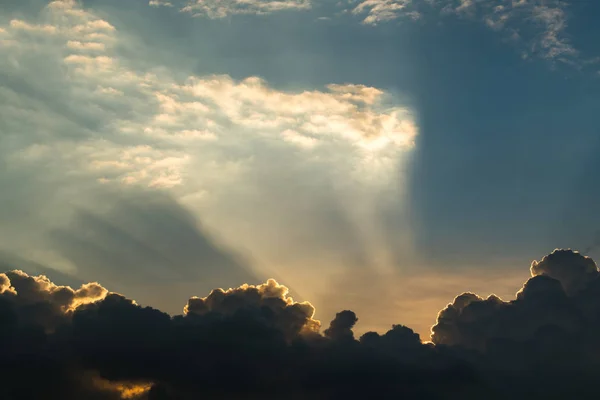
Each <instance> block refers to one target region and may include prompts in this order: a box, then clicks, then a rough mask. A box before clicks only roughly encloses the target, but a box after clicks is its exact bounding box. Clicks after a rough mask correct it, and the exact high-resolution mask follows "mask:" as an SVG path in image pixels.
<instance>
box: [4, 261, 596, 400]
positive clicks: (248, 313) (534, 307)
mask: <svg viewBox="0 0 600 400" xmlns="http://www.w3.org/2000/svg"><path fill="white" fill-rule="evenodd" d="M531 273H532V278H531V279H529V280H528V281H527V282H526V283H525V284H524V286H523V288H522V289H521V290H520V291H519V292H518V293H517V296H516V299H515V300H512V301H508V302H505V301H503V300H501V299H499V298H498V297H495V296H490V297H488V298H487V299H483V298H480V297H478V296H477V295H475V294H472V293H463V294H461V295H459V296H458V297H456V298H455V299H454V301H453V302H452V303H451V304H449V305H448V306H447V307H446V308H445V309H444V310H442V311H440V313H439V315H438V319H437V323H436V324H435V325H434V326H433V328H432V338H431V339H432V342H431V343H423V342H422V341H421V339H420V338H419V336H418V335H417V334H416V333H414V332H413V331H412V330H411V329H409V328H407V327H405V326H402V325H395V326H393V327H392V329H391V330H389V331H388V332H386V333H385V334H378V333H375V332H369V333H366V334H365V335H363V336H362V337H360V338H358V339H357V338H355V337H354V334H353V327H354V325H355V324H356V322H357V321H358V318H357V316H356V315H355V314H354V312H352V311H349V310H345V311H341V312H339V313H338V314H337V315H336V317H335V319H334V320H333V321H331V323H330V324H329V326H328V327H327V328H326V329H323V330H321V326H320V323H319V321H316V320H314V319H313V314H314V308H313V307H312V305H311V304H310V303H307V302H304V303H297V302H294V301H293V300H292V299H291V298H290V297H288V290H287V288H285V287H284V286H281V285H279V284H278V283H277V282H275V281H274V280H269V281H267V282H266V283H265V284H262V285H258V286H250V285H243V286H241V287H239V288H236V289H229V290H222V289H216V290H213V291H212V292H211V293H210V294H209V295H208V296H207V297H204V298H198V297H193V298H191V299H190V300H189V301H188V303H187V305H185V307H184V312H183V315H178V316H170V315H168V314H166V313H163V312H161V311H159V310H156V309H153V308H150V307H142V306H140V305H138V304H136V303H135V301H133V300H130V299H128V298H126V297H124V296H122V295H120V294H117V293H111V292H108V291H107V290H106V289H105V288H103V287H102V286H100V285H99V284H97V283H89V284H85V285H82V286H81V287H80V288H79V289H77V290H74V289H72V288H70V287H66V286H57V285H55V284H53V283H52V282H51V281H50V280H49V279H48V278H46V277H45V276H29V275H27V274H26V273H24V272H22V271H9V272H6V273H5V274H0V355H1V356H0V357H1V359H0V370H1V371H0V380H1V382H0V385H1V386H0V388H1V393H2V395H1V398H2V399H7V400H17V399H19V400H20V399H61V400H68V399H92V400H93V399H99V400H100V399H146V400H158V399H182V400H187V399H213V398H214V399H217V398H218V399H280V398H287V399H348V398H359V399H369V398H385V399H387V398H390V399H392V398H393V399H515V398H516V399H525V398H526V399H538V398H539V399H542V398H543V399H587V398H597V396H598V394H597V392H598V389H597V387H596V374H597V372H596V371H597V370H598V367H599V366H600V342H599V341H598V339H597V337H598V333H600V277H599V272H598V268H597V266H596V264H595V263H594V262H593V260H591V259H590V258H588V257H584V256H583V255H581V254H579V253H577V252H573V251H571V250H555V251H554V252H553V253H552V254H550V255H548V256H546V257H544V258H543V259H542V260H541V261H539V262H537V261H535V262H533V263H532V265H531ZM373 295H374V296H376V295H377V293H374V294H373ZM321 331H322V333H321Z"/></svg>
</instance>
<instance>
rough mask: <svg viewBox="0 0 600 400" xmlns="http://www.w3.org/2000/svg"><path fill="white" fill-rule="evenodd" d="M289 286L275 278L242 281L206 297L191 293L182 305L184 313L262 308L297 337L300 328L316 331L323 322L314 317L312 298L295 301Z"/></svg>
mask: <svg viewBox="0 0 600 400" xmlns="http://www.w3.org/2000/svg"><path fill="white" fill-rule="evenodd" d="M288 292H289V289H288V288H287V287H285V286H283V285H280V284H278V283H277V282H276V281H275V280H274V279H269V280H268V281H267V282H266V283H264V284H262V285H258V286H253V285H247V284H245V285H242V286H240V287H239V288H235V289H228V290H223V289H216V290H213V291H212V292H211V293H210V294H209V295H208V296H207V297H202V298H200V297H192V298H190V300H189V301H188V303H187V304H186V306H185V307H184V309H183V312H184V314H185V315H190V316H193V315H200V316H202V315H206V314H209V313H220V314H224V315H234V314H235V313H236V312H239V311H240V310H244V309H246V308H255V309H262V310H264V311H265V312H266V314H265V318H268V319H269V320H272V322H273V323H274V324H275V325H276V326H277V327H278V328H279V329H280V330H281V331H282V332H284V334H285V335H286V337H287V338H290V339H291V338H294V337H296V336H297V335H298V334H299V333H300V332H316V331H318V329H319V327H320V322H319V321H317V320H314V319H313V316H314V313H315V309H314V307H313V306H312V305H311V304H310V303H309V302H306V301H305V302H301V303H298V302H295V301H294V299H293V298H291V297H289V296H288Z"/></svg>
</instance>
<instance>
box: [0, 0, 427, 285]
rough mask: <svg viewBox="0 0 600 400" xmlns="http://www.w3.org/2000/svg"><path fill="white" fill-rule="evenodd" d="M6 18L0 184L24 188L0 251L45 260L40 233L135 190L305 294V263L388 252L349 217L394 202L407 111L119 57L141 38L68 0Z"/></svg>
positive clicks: (376, 95)
mask: <svg viewBox="0 0 600 400" xmlns="http://www.w3.org/2000/svg"><path fill="white" fill-rule="evenodd" d="M13 21H19V22H10V21H9V22H7V23H5V24H4V25H1V26H0V28H1V29H2V33H1V35H2V36H1V38H2V39H4V40H8V41H13V42H14V44H15V45H14V46H4V47H2V48H0V55H1V56H2V57H1V59H0V70H2V71H3V73H5V74H7V76H9V77H10V80H8V81H7V82H8V85H7V86H6V87H3V88H0V99H1V101H2V102H3V104H5V105H6V106H5V107H3V108H2V109H1V110H0V119H1V120H2V123H3V126H4V127H3V132H5V135H3V136H2V138H0V148H1V149H2V150H1V153H0V160H1V161H2V162H4V163H6V164H7V165H10V171H11V172H10V174H8V175H6V176H5V177H3V176H0V178H1V179H5V180H7V182H9V183H10V184H11V185H15V184H14V183H13V182H17V181H18V182H24V184H23V183H21V187H20V189H19V190H18V191H15V192H14V193H10V192H6V193H5V194H3V195H2V196H3V201H11V202H15V204H16V209H17V210H18V212H15V211H13V212H12V213H11V215H8V214H7V215H6V216H2V215H0V217H2V218H3V220H5V221H8V220H12V219H14V223H15V224H16V219H15V218H16V217H15V216H16V215H27V217H25V216H24V217H23V218H22V219H21V222H20V224H19V225H18V226H17V225H14V224H13V223H12V222H11V223H8V222H7V223H5V224H4V226H3V228H2V229H5V230H11V229H12V232H13V233H12V234H11V238H10V240H8V241H7V242H6V243H3V245H2V246H4V247H6V248H10V247H13V248H18V249H23V248H24V247H27V246H28V245H26V243H33V242H35V243H36V246H37V247H38V248H39V249H40V251H49V250H51V249H52V247H51V246H52V245H51V244H48V235H49V233H48V232H54V231H55V230H56V229H59V230H61V231H63V230H65V229H66V230H68V229H72V228H73V227H72V223H73V218H77V215H78V212H74V211H73V209H72V208H73V207H74V206H77V207H81V208H83V209H90V208H91V209H94V208H100V209H103V204H101V202H100V201H99V200H97V199H96V198H95V196H96V194H97V193H98V192H100V193H102V192H103V191H106V190H119V191H128V190H137V189H138V188H146V189H150V190H155V191H166V192H168V193H170V194H171V195H173V196H174V197H175V198H176V199H177V201H178V202H180V203H181V204H182V205H183V206H185V207H187V208H188V209H190V210H192V212H193V213H194V214H195V215H198V216H200V217H201V219H202V220H203V221H204V222H205V224H206V226H207V227H208V228H209V230H210V231H211V232H215V233H216V234H217V235H218V236H219V237H224V238H226V239H225V242H226V243H227V244H228V245H232V246H234V247H236V246H239V245H240V244H243V247H244V249H252V250H251V254H252V259H253V261H254V263H255V264H256V265H258V266H259V269H263V270H267V271H274V270H275V269H277V270H278V271H279V275H274V276H276V277H282V275H285V276H286V277H288V276H289V277H291V278H290V279H286V281H288V282H291V286H292V287H293V288H294V289H297V290H299V291H300V292H302V295H303V296H304V292H305V291H306V292H310V290H308V288H310V285H311V279H312V280H314V276H313V274H312V272H311V271H312V270H313V269H314V268H321V267H323V266H325V265H332V269H333V270H336V268H337V267H336V266H338V267H341V266H343V265H344V264H346V263H354V264H360V265H365V264H366V263H367V261H366V259H367V258H368V255H367V254H368V253H370V252H372V251H377V252H380V251H384V252H385V251H388V250H389V249H388V250H385V249H377V250H375V248H374V247H372V246H378V245H376V244H366V243H369V241H365V243H364V244H363V243H360V241H359V239H358V237H362V236H364V237H370V236H373V237H376V236H377V235H370V234H369V232H370V231H371V230H379V229H381V228H380V226H379V224H378V223H376V222H369V221H368V220H369V219H371V218H373V216H372V215H370V214H369V213H365V212H363V211H357V210H368V209H375V208H376V207H377V202H378V201H379V196H380V195H381V194H382V193H383V194H384V195H385V196H386V197H388V198H394V199H395V200H394V201H395V202H396V203H397V206H398V207H397V208H398V209H400V208H402V207H404V206H405V205H404V203H403V200H402V199H403V198H404V195H405V193H404V192H403V189H401V188H399V185H398V182H399V181H398V175H397V168H398V167H399V166H401V165H403V164H405V163H406V162H407V161H408V159H409V154H410V152H411V151H412V149H413V148H414V143H415V138H416V137H417V135H418V126H417V123H416V115H415V111H414V110H413V109H412V107H411V106H410V105H409V104H403V103H402V102H400V101H399V100H398V99H397V98H395V97H394V96H392V95H391V94H390V93H388V92H386V90H384V89H380V88H374V87H370V86H366V85H362V84H360V83H344V82H342V83H339V82H338V83H334V84H330V85H325V86H322V87H316V88H315V87H311V88H306V89H304V90H302V89H297V90H281V89H278V88H276V87H274V86H272V85H271V84H270V83H269V82H268V81H266V80H265V79H263V78H259V77H256V76H250V77H246V78H240V79H235V78H233V77H231V76H229V75H204V76H202V75H194V74H191V73H186V71H174V70H170V69H168V68H166V67H164V66H161V65H156V64H154V63H153V62H152V61H150V60H148V59H146V58H144V57H143V56H140V55H139V54H142V52H134V53H129V52H121V51H120V49H122V48H123V47H129V48H143V46H145V45H144V44H142V43H139V42H137V41H136V39H135V38H133V37H131V36H129V35H127V34H126V33H125V32H121V31H119V30H118V29H117V28H116V27H115V26H114V25H113V24H112V23H111V22H110V20H109V17H100V16H98V15H96V14H95V13H94V12H92V11H91V10H88V9H86V8H82V7H81V6H80V5H79V4H78V3H76V2H71V1H55V2H52V3H50V5H48V6H47V7H46V8H45V10H44V11H43V12H42V13H41V14H40V15H39V16H38V17H37V18H29V19H19V20H16V19H14V20H13ZM43 32H47V33H46V34H43ZM42 43H43V46H42V45H41V44H42ZM185 75H187V78H186V77H183V78H182V76H185ZM32 116H35V118H33V117H32ZM278 160H280V161H278ZM274 165H277V167H276V168H274ZM40 169H43V170H44V174H43V175H40V174H39V173H37V171H39V170H40ZM7 184H8V183H7ZM27 194H29V196H28V197H27V201H23V196H27ZM16 199H20V200H16ZM42 199H43V201H42ZM233 199H235V201H233ZM94 211H96V210H94ZM19 213H22V214H19ZM98 214H99V218H101V217H102V215H104V214H103V212H99V213H98ZM30 224H31V225H30ZM34 225H35V226H36V229H35V230H36V232H35V234H33V235H32V234H31V229H33V226H34ZM282 226H286V229H287V230H288V231H289V233H288V234H287V235H286V236H285V237H282V235H281V234H280V233H279V232H280V230H281V227H282ZM25 237H27V240H25ZM273 243H277V244H278V245H277V246H274V245H273ZM363 247H364V248H363ZM379 247H381V246H379ZM132 251H133V250H132ZM390 251H391V250H390ZM55 253H56V252H55ZM21 254H28V256H27V257H28V258H30V259H32V260H33V259H36V260H37V259H39V257H37V256H35V257H34V255H33V254H32V253H31V252H29V251H27V252H25V251H23V252H21ZM71 257H73V256H72V255H71ZM140 257H141V256H140ZM52 258H53V260H55V261H53V262H52V263H51V264H52V265H51V266H52V267H55V268H57V269H60V270H62V271H63V272H65V273H69V274H77V273H79V272H81V271H84V270H86V269H85V266H84V265H81V258H77V260H78V261H77V262H75V261H73V260H72V259H70V258H69V257H65V254H62V253H60V252H59V253H58V254H55V255H54V256H53V257H52ZM65 259H66V261H65ZM386 262H387V261H386ZM301 264H305V265H311V268H307V269H299V268H298V266H299V265H301ZM311 277H313V278H311ZM294 279H296V280H294ZM305 289H306V290H305Z"/></svg>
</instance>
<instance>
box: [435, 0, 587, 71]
mask: <svg viewBox="0 0 600 400" xmlns="http://www.w3.org/2000/svg"><path fill="white" fill-rule="evenodd" d="M567 6H568V4H567V3H566V2H563V1H558V0H556V1H554V0H552V1H541V0H519V1H502V2H500V4H496V3H492V2H485V1H470V0H469V1H465V0H461V1H460V2H459V4H455V3H450V4H448V5H446V6H444V8H443V11H444V12H447V13H453V14H457V15H460V16H466V17H469V18H474V19H480V20H482V21H483V22H485V24H486V25H487V26H489V27H490V28H491V29H493V30H496V31H500V32H504V33H505V34H506V36H507V37H508V38H510V39H513V40H516V41H519V42H521V43H522V44H523V45H524V46H526V48H525V49H524V50H523V54H524V55H525V56H530V55H533V56H539V57H542V58H546V59H549V60H552V61H560V62H566V63H571V62H573V61H575V60H576V59H577V58H578V56H579V52H578V51H577V50H576V49H575V47H574V46H573V45H572V43H571V41H570V39H569V37H568V35H567V32H566V29H567V26H568V25H567V19H568V14H567Z"/></svg>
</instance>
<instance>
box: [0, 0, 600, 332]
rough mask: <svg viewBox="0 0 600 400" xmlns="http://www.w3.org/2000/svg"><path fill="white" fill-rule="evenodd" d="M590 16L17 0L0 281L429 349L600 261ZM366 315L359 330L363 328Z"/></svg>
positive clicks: (2, 128) (597, 80) (462, 8)
mask: <svg viewBox="0 0 600 400" xmlns="http://www.w3.org/2000/svg"><path fill="white" fill-rule="evenodd" d="M598 18H600V3H599V2H597V1H592V0H579V1H575V0H573V1H571V2H567V1H558V0H498V1H483V0H447V1H443V0H364V1H360V0H356V1H339V2H334V1H328V0H312V1H309V0H278V1H270V0H263V1H260V0H248V1H240V0H224V1H218V0H204V1H201V0H197V1H194V0H189V1H188V0H172V1H162V0H152V1H149V2H148V1H146V0H144V1H142V0H130V1H127V2H123V1H116V0H83V1H71V0H56V1H42V0H18V1H17V0H5V1H2V2H1V4H0V187H1V188H2V189H1V190H0V265H2V266H3V269H5V270H9V269H15V268H18V269H22V270H24V271H27V272H28V273H30V274H45V275H47V276H49V277H50V278H51V279H52V280H53V281H55V282H58V283H60V284H69V285H73V286H79V285H80V284H81V283H83V282H90V281H97V282H100V283H101V284H102V286H103V287H107V288H110V290H114V291H116V292H122V293H127V295H128V296H131V297H132V298H134V299H136V300H137V301H138V302H139V303H140V304H143V305H149V306H152V307H157V308H160V309H162V310H164V311H166V312H168V313H171V314H177V313H181V312H182V311H183V305H185V304H186V302H187V300H188V299H189V297H190V296H204V295H206V294H208V293H209V292H210V290H211V289H213V288H217V287H222V288H225V289H227V288H232V287H238V286H240V285H241V284H243V283H250V284H260V283H262V282H265V281H266V280H267V279H268V278H274V279H276V280H277V281H278V282H280V283H282V284H285V285H286V286H287V287H289V288H290V292H291V294H293V296H294V299H298V300H310V302H311V304H313V305H314V307H315V308H316V314H315V318H317V319H322V320H331V319H332V318H333V317H334V316H335V314H336V312H338V311H339V310H341V309H346V308H348V309H352V310H353V311H355V312H356V313H357V314H358V315H359V322H358V324H357V327H356V329H357V330H358V331H361V332H366V331H367V330H377V331H385V330H387V329H389V327H390V326H391V325H392V324H393V323H396V322H398V321H401V322H402V323H403V324H406V325H408V326H410V327H412V328H413V329H414V330H415V331H416V332H418V333H419V334H420V335H421V337H423V338H427V337H428V336H429V333H430V327H431V326H432V325H434V324H435V323H436V314H437V312H438V311H439V310H441V309H443V308H444V307H445V305H446V304H448V303H451V302H452V299H453V298H454V296H455V295H456V294H457V293H461V292H466V291H472V292H475V293H478V294H480V295H481V296H484V297H485V296H487V295H489V294H491V293H495V294H496V295H498V296H500V297H501V298H503V299H513V298H514V297H515V293H516V292H517V290H519V288H520V287H521V286H522V282H523V281H524V280H526V279H527V278H528V277H529V274H530V271H529V266H530V264H531V263H532V261H533V260H541V259H542V257H544V256H545V255H546V254H548V253H550V252H552V250H553V249H555V248H573V249H576V250H580V251H582V252H583V253H584V254H585V255H591V256H594V255H595V256H600V254H598V252H599V251H600V249H598V248H597V247H595V245H596V244H597V243H598V232H599V231H600V216H599V213H598V203H597V199H598V196H599V195H600V183H599V182H600V181H598V179H596V178H597V174H598V171H600V157H598V156H597V154H598V152H600V132H599V130H598V129H599V128H598V123H597V121H598V119H597V114H598V110H599V109H600V48H599V46H598V41H597V38H598V37H599V36H600V26H598V24H596V23H595V22H596V21H597V19H598ZM361 315H362V316H361Z"/></svg>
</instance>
